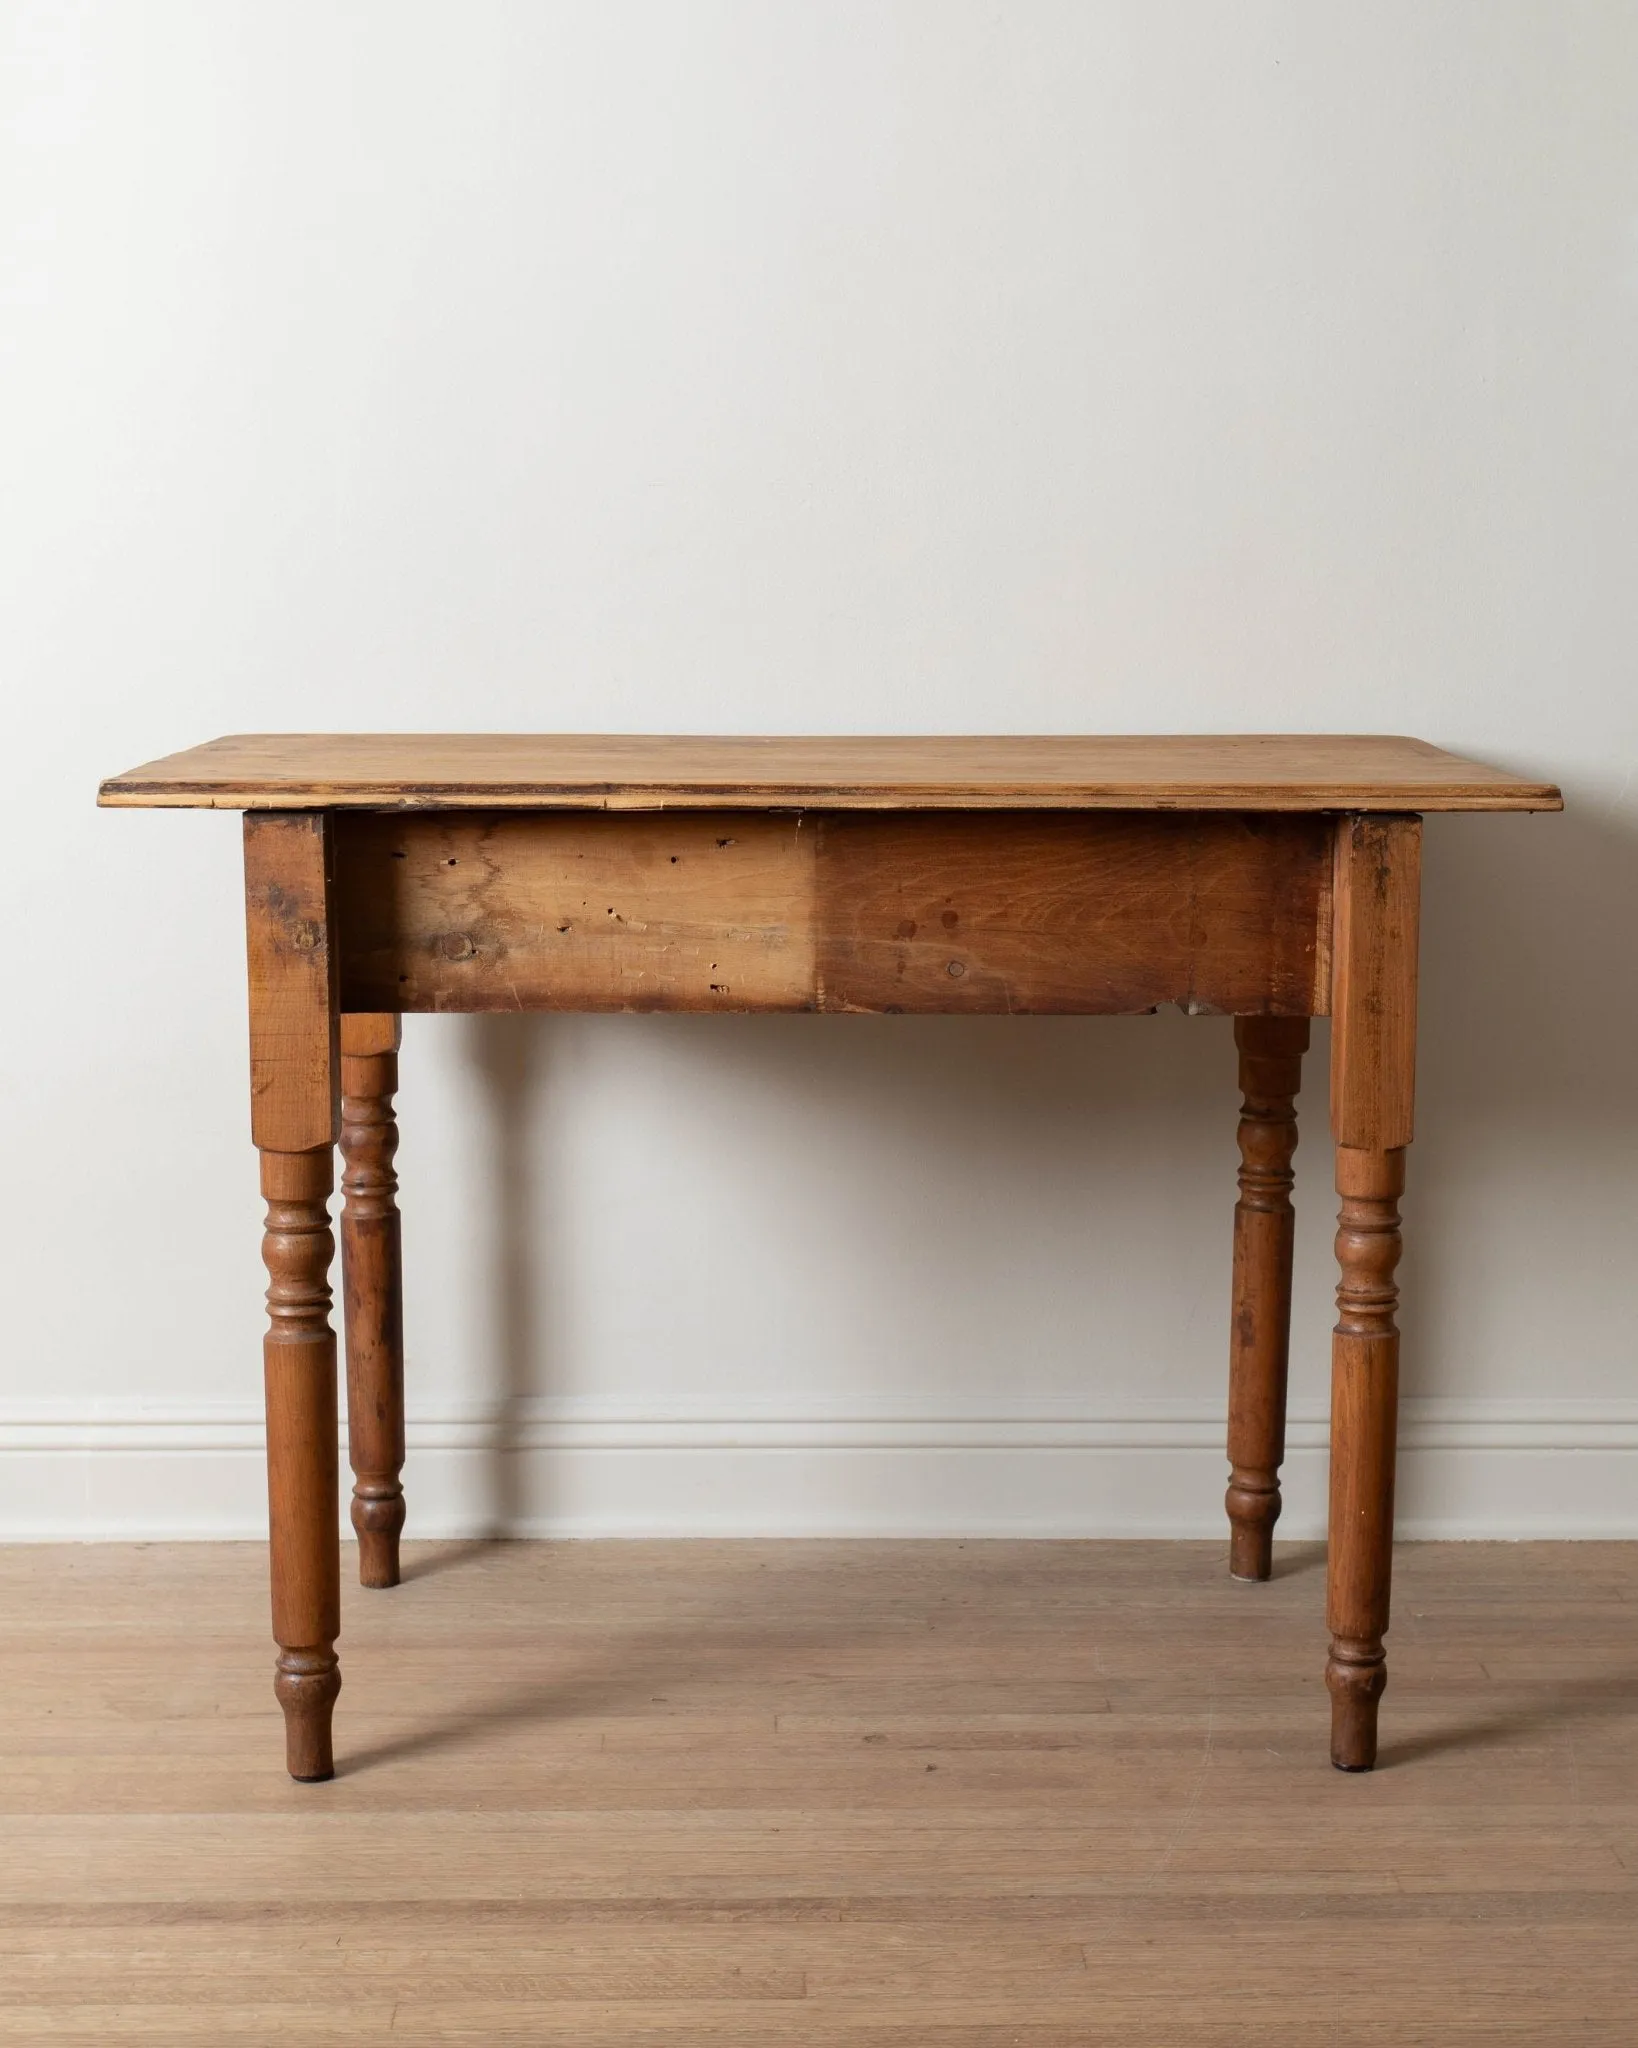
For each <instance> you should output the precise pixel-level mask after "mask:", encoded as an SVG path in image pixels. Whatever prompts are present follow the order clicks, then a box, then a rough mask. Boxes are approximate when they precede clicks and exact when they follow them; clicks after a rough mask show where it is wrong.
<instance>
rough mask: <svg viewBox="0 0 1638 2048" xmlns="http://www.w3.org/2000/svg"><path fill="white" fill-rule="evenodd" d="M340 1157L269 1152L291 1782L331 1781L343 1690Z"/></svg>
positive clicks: (281, 1608) (278, 1524)
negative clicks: (334, 1185)
mask: <svg viewBox="0 0 1638 2048" xmlns="http://www.w3.org/2000/svg"><path fill="white" fill-rule="evenodd" d="M333 1174H334V1157H333V1154H332V1152H331V1149H330V1147H329V1146H327V1145H326V1146H325V1147H324V1148H323V1149H322V1150H319V1151H313V1152H264V1153H263V1154H262V1193H263V1195H264V1196H265V1197H266V1200H267V1228H266V1231H265V1233H264V1235H263V1238H262V1258H263V1261H264V1262H265V1264H266V1266H267V1272H268V1289H267V1313H268V1322H269V1328H268V1332H267V1336H266V1338H265V1339H264V1340H263V1370H264V1377H265V1381H266V1390H267V1498H268V1527H269V1534H270V1539H271V1548H272V1569H273V1636H274V1640H275V1641H276V1642H277V1643H278V1646H279V1654H278V1657H277V1659H276V1660H275V1665H274V1678H273V1690H274V1692H275V1694H276V1695H277V1697H278V1701H279V1705H280V1706H281V1707H283V1709H284V1727H285V1755H286V1761H287V1764H288V1767H289V1771H290V1775H291V1777H293V1778H305V1779H312V1778H328V1777H331V1776H333V1775H334V1769H335V1766H334V1764H333V1762H332V1759H331V1751H330V1717H331V1714H332V1711H333V1710H334V1707H335V1703H336V1695H337V1693H338V1692H340V1690H341V1670H340V1667H339V1665H338V1664H337V1661H336V1654H335V1640H336V1637H337V1636H338V1635H339V1634H340V1632H341V1545H340V1539H339V1535H338V1531H337V1526H336V1493H337V1482H338V1474H337V1465H338V1462H339V1460H338V1453H337V1448H336V1436H337V1423H336V1340H335V1333H334V1332H333V1331H332V1330H331V1328H330V1261H331V1259H332V1258H333V1257H334V1255H335V1240H334V1238H333V1237H332V1236H331V1234H330V1213H329V1196H330V1188H331V1182H332V1178H333Z"/></svg>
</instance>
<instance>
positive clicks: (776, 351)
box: [0, 0, 1638, 1535]
mask: <svg viewBox="0 0 1638 2048" xmlns="http://www.w3.org/2000/svg"><path fill="white" fill-rule="evenodd" d="M1635 116H1638V11H1635V10H1633V9H1630V8H1626V7H1620V6H1611V5H1609V4H1607V0H1528V4H1522V0H1444V4H1441V5H1440V6H1437V7H1428V6H1426V5H1423V4H1420V0H1416V4H1391V0H1375V4H1373V5H1371V6H1369V7H1360V6H1357V5H1337V4H1328V0H1320V4H1315V0H1240V4H1236V5H1234V6H1222V5H1217V4H1207V0H1027V4H1026V0H1008V4H1003V5H993V4H986V5H977V4H971V0H864V4H851V0H847V4H843V0H804V4H796V0H742V4H729V0H687V4H677V0H643V4H639V0H597V4H595V5H593V4H589V0H583V4H574V5H552V4H544V0H542V4H524V0H506V4H496V0H463V4H462V5H459V6H455V5H444V6H438V5H432V4H428V0H390V4H388V0H347V4H344V5H341V6H336V5H333V4H328V0H326V4H316V0H289V4H284V5H281V6H278V7H268V6H263V5H253V4H247V0H145V4H144V5H143V6H141V7H132V6H127V5H123V4H117V0H89V4H83V5H77V6H73V7H67V6H63V5H61V4H58V0H6V4H5V5H3V6H0V127H3V131H4V143H3V148H4V156H3V159H0V233H3V236H4V256H3V259H0V290H3V291H4V295H5V305H4V308H3V312H0V421H3V446H4V460H3V463H0V579H3V589H0V658H3V668H4V673H3V678H0V700H3V716H4V722H5V737H6V745H5V757H4V758H5V763H6V772H7V782H8V800H7V814H6V824H7V833H6V839H7V846H6V852H7V859H6V867H5V872H6V877H7V884H8V886H7V891H6V900H7V905H8V918H7V926H6V943H5V947H4V953H5V959H6V969H5V974H6V984H7V987H6V1000H5V1002H4V1004H3V1006H0V1029H3V1032H4V1039H5V1043H4V1052H3V1065H0V1071H3V1074H4V1084H3V1087H4V1092H3V1113H4V1120H5V1129H4V1138H3V1144H0V1157H3V1158H4V1160H5V1172H4V1176H3V1179H0V1203H3V1205H4V1217H3V1222H0V1252H3V1256H4V1259H5V1263H6V1274H5V1279H4V1289H5V1299H6V1303H7V1312H6V1316H5V1320H4V1337H3V1340H0V1342H3V1345H4V1350H3V1354H0V1533H8V1534H41V1533H51V1532H59V1533H63V1532H66V1533H79V1534H86V1535H94V1534H99V1533H109V1532H121V1531H124V1532H141V1533H154V1534H158V1533H163V1532H167V1531H171V1532H174V1531H194V1532H198V1533H225V1532H239V1533H244V1532H253V1531H255V1530H256V1529H258V1528H259V1527H260V1526H261V1517H262V1504H261V1482H260V1478H259V1472H258V1466H257V1458H256V1442H257V1435H256V1413H257V1408H256V1403H257V1398H258V1383H259V1382H258V1375H259V1365H258V1338H259V1331H260V1328H261V1314H260V1301H259V1290H260V1285H261V1277H262V1276H261V1269H260V1265H259V1261H258V1256H257V1248H258V1235H259V1214H260V1211H259V1206H258V1203H257V1200H256V1196H255V1171H254V1158H253V1155H252V1153H251V1151H250V1148H249V1142H248V1131H247V1117H246V1107H245V1095H246V1089H245V1071H244V1069H245V1054H244V1022H243V997H242V979H241V977H242V967H241V937H240V927H239V908H238V901H237V891H238V872H237V861H238V855H237V843H236V841H237V822H236V820H234V819H232V818H228V817H212V816H207V815H203V814H171V815H134V814H130V813H125V814H120V813H103V814H99V813H97V812H96V811H95V810H93V808H92V798H93V794H94V789H95V785H96V782H97V780H98V778H99V777H100V776H101V775H103V774H107V773H111V772H113V771H115V770H118V769H121V768H124V767H126V766H128V765H130V764H132V763H133V762H136V761H139V760H143V759H147V758H151V757H152V756H154V755H156V754H159V753H162V752H165V751H168V750H170V749H172V748H175V747H180V746H184V745H187V744H189V743H191V742H193V741H196V740H200V739H203V738H206V737H209V736H211V735H214V734H217V733H221V732H225V731H235V730H266V729H278V728H330V729H357V728H366V727H397V728H420V729H432V730H437V729H447V728H475V729H480V730H483V729H488V730H508V729H518V728H533V729H545V730H550V729H555V728H565V729H571V728H583V729H593V730H596V729H605V730H644V729H660V730H665V729H671V730H677V731H712V730H717V731H724V730H752V731H791V732H802V731H810V732H839V731H852V730H856V731H879V732H914V731H952V730H979V731H984V730H989V731H1041V730H1044V731H1058V730H1091V731H1097V730H1111V731H1128V730H1130V731H1173V730H1190V729H1204V730H1251V731H1258V730H1263V731H1267V730H1280V729H1293V730H1360V729H1373V728H1374V729H1379V730H1387V731H1405V732H1415V733H1419V734H1422V735H1424V736H1425V737H1427V738H1430V739H1432V740H1435V741H1437V742H1440V743H1441V744H1444V745H1447V746H1450V747H1454V748H1456V749H1458V750H1464V751H1467V752H1471V753H1476V754H1479V755H1481V756H1484V757H1487V758H1490V759H1492V760H1495V761H1498V762H1502V763H1505V764H1507V765H1509V766H1516V767H1518V768H1521V769H1526V770H1528V771H1530V772H1532V773H1536V774H1542V775H1550V776H1553V777H1556V778H1558V779H1559V780H1561V781H1562V783H1563V784H1564V786H1565V789H1566V794H1567V797H1568V800H1569V805H1570V808H1569V810H1568V812H1567V814H1566V815H1565V816H1563V817H1562V818H1552V817H1545V818H1534V819H1531V818H1515V819H1454V820H1435V821H1433V822H1432V823H1431V825H1430V828H1429V833H1428V880H1427V909H1426V938H1425V956H1424V976H1425V980H1424V1017H1425V1029H1424V1042H1423V1058H1422V1069H1421V1074H1422V1088H1423V1111H1422V1116H1421V1121H1420V1135H1419V1141H1418V1144H1417V1146H1416V1149H1415V1152H1414V1155H1413V1160H1412V1187H1411V1193H1410V1196H1409V1198H1408V1201H1407V1205H1406V1214H1407V1224H1408V1245H1409V1250H1408V1256H1407V1260H1406V1266H1405V1272H1404V1278H1405V1292H1406V1329H1407V1337H1406V1387H1407V1393H1408V1394H1409V1396H1410V1397H1411V1398H1410V1401H1409V1404H1408V1407H1407V1415H1406V1442H1407V1445H1408V1446H1409V1451H1408V1455H1407V1459H1406V1466H1405V1482H1404V1494H1403V1499H1404V1509H1405V1526H1407V1527H1409V1528H1411V1529H1423V1530H1432V1529H1439V1530H1444V1531H1456V1532H1469V1533H1522V1532H1527V1531H1530V1530H1545V1529H1551V1530H1563V1531H1578V1530H1580V1531H1595V1530H1596V1531H1616V1532H1621V1533H1628V1534H1638V1377H1635V1374H1634V1365H1635V1341H1634V1336H1633V1327H1634V1324H1633V1313H1632V1290H1633V1272H1634V1267H1635V1264H1638V1197H1635V1192H1634V1190H1635V1185H1638V1175H1635V1173H1634V1165H1635V1158H1638V1153H1635V1145H1638V1057H1635V1050H1634V1049H1635V1043H1638V1041H1635V1037H1634V1033H1635V1030H1638V1025H1635V1021H1634V1020H1635V1016H1638V790H1635V786H1634V776H1635V770H1638V687H1635V670H1638V574H1635V540H1638V524H1635V514H1638V401H1635V395H1634V390H1635V387H1634V376H1633V368H1634V364H1635V363H1638V117H1635ZM404 1071H405V1076H406V1094H405V1097H404V1101H403V1130H404V1144H403V1151H402V1154H401V1165H402V1168H403V1172H404V1176H405V1181H406V1195H405V1210H406V1219H407V1220H406V1233H407V1242H408V1250H409V1256H410V1261H411V1277H410V1283H409V1313H410V1333H411V1334H410V1369H411V1378H412V1385H413V1393H412V1416H413V1418H414V1424H413V1429H412V1442H413V1446H414V1447H413V1449H412V1453H411V1461H410V1468H409V1484H410V1487H411V1491H412V1505H411V1513H412V1524H411V1526H412V1530H414V1529H416V1528H419V1529H420V1530H422V1531H423V1532H429V1531H433V1530H453V1529H461V1528H486V1527H499V1526H512V1527H529V1528H546V1527H551V1528H571V1529H580V1530H628V1529H641V1530H651V1529H652V1530H659V1529H663V1530H672V1531H692V1530H701V1531H704V1530H723V1529H747V1530H750V1529H755V1530H775V1531H777V1530H792V1531H825V1530H836V1531H843V1530H878V1529H895V1530H905V1531H917V1530H929V1531H931V1530H938V1531H948V1530H970V1531H972V1532H974V1533H981V1532H985V1531H991V1530H997V1531H999V1530H1032V1529H1038V1530H1042V1531H1058V1532H1077V1531H1085V1532H1116V1533H1118V1532H1122V1531H1130V1532H1144V1533H1154V1532H1160V1533H1191V1534H1192V1533H1211V1532H1215V1531H1217V1530H1218V1529H1219V1528H1220V1526H1221V1523H1220V1501H1221V1488H1222V1483H1223V1478H1224V1467H1223V1462H1222V1458H1221V1452H1220V1442H1221V1412H1222V1408H1223V1401H1224V1353H1225V1318H1226V1296H1227V1285H1228V1230H1229V1213H1230V1206H1231V1203H1232V1200H1233V1177H1234V1165H1235V1152H1234V1144H1233V1124H1234V1113H1235V1100H1236V1098H1235V1096H1234V1092H1233V1055H1232V1050H1231V1047H1230V1042H1229V1027H1228V1025H1227V1023H1226V1022H1224V1021H1222V1020H1213V1019H1197V1020H1189V1019H1184V1018H1181V1017H1177V1016H1166V1017H1161V1018H1155V1019H1148V1020H1141V1019H1139V1020H1119V1021H1112V1022H1105V1021H1098V1020H1092V1021H1085V1022H1083V1021H1079V1020H1068V1021H1066V1020H1033V1021H1016V1022H1015V1021H1006V1020H978V1021H961V1020H908V1019H859V1020H824V1019H754V1020H752V1019H734V1020H726V1021H724V1020H706V1019H665V1018H597V1019H567V1020H556V1021H547V1020H528V1021H525V1020H505V1019H500V1020H424V1019H419V1018H417V1019H412V1020H411V1021H410V1023H409V1026H408V1028H407V1032H406V1048H405V1057H404ZM1311 1071H1312V1076H1313V1083H1314V1085H1313V1088H1312V1091H1311V1094H1310V1097H1309V1110H1310V1128H1309V1135H1308V1138H1307V1140H1306V1142H1305V1144H1304V1146H1303V1148H1302V1150H1301V1152H1300V1153H1299V1160H1298V1164H1299V1179H1298V1198H1299V1202H1300V1204H1301V1234H1300V1241H1299V1253H1298V1256H1299V1261H1300V1279H1299V1286H1298V1295H1297V1306H1296V1354H1297V1356H1296V1363H1295V1367H1294V1390H1293V1410H1294V1415H1295V1418H1296V1420H1295V1422H1294V1426H1293V1443H1294V1445H1295V1449H1294V1451H1293V1455H1292V1459H1291V1463H1290V1467H1289V1478H1290V1486H1289V1498H1290V1502H1291V1506H1290V1510H1289V1513H1288V1519H1287V1522H1286V1524H1285V1528H1286V1530H1287V1531H1288V1532H1290V1533H1297V1534H1302V1533H1313V1532H1314V1531H1316V1530H1317V1529H1318V1527H1319V1525H1320V1501H1321V1486H1322V1466H1323V1450H1322V1446H1323V1441H1324V1406H1325V1361H1326V1356H1327V1336H1326V1332H1327V1329H1328V1325H1329V1320H1330V1306H1329V1288H1330V1285H1331V1278H1332V1271H1331V1264H1330V1257H1329V1236H1330V1230H1331V1214H1332V1208H1333V1204H1332V1198H1331V1194H1330V1184H1329V1161H1328V1156H1327V1153H1328V1148H1327V1145H1326V1143H1325V1139H1324V1135H1323V1115H1322V1108H1323V1074H1324V1038H1323V1033H1321V1034H1320V1039H1319V1044H1318V1046H1317V1048H1316V1054H1315V1056H1314V1058H1313V1060H1312V1067H1311ZM504 1446H510V1447H511V1448H509V1449H508V1448H504Z"/></svg>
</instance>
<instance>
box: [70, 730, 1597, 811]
mask: <svg viewBox="0 0 1638 2048" xmlns="http://www.w3.org/2000/svg"><path fill="white" fill-rule="evenodd" d="M98 801H99V802H100V803H103V804H109V805H180V806H204V807H212V806H220V807H223V808H226V809H230V810H232V809H240V810H242V809H247V808H249V809H263V810H274V809H287V808H294V809H297V810H309V809H326V810H328V809H342V808H348V807H362V808H365V809H376V810H379V809H384V808H396V807H399V806H407V807H410V808H415V809H454V810H472V809H476V808H480V807H481V808H486V809H495V808H502V807H512V806H516V807H519V808H522V809H539V808H550V809H565V808H580V809H592V810H604V809H608V810H632V809H636V810H657V809H677V808H693V809H703V810H721V809H749V810H759V809H763V808H767V807H769V806H773V807H781V808H798V809H821V810H853V809H860V810H882V809H887V810H895V809H902V810H920V809H933V810H938V809H954V810H976V809H982V808H995V809H1025V810H1029V809H1047V810H1051V809H1066V810H1085V809H1108V810H1132V809H1137V810H1148V809H1154V810H1174V809H1185V810H1229V811H1259V810H1264V811H1304V810H1351V811H1384V810H1385V811H1493V810H1500V811H1508V810H1532V811H1536V810H1558V809H1560V808H1562V801H1563V800H1562V798H1561V797H1560V795H1559V793H1558V791H1557V790H1556V789H1555V788H1554V787H1553V786H1552V784H1551V783H1545V782H1539V781H1534V780H1531V779H1529V778H1526V777H1520V776H1516V775H1510V774H1508V773H1507V772H1506V771H1505V770H1503V769H1500V768H1492V767H1489V766H1487V765H1486V764H1485V763H1483V762H1479V761H1468V760H1464V759H1463V758H1462V757H1461V756H1459V755H1456V754H1449V753H1445V752H1444V751H1443V750H1442V749H1440V748H1438V747H1434V746H1430V745H1428V743H1427V742H1426V741H1424V740H1416V739H1403V738H1397V737H1392V736H1385V735H1380V734H1330V733H1263V734H1167V735H1163V736H1159V737H1145V736H1140V735H1128V734H1121V735H1114V736H1108V737H1105V736H1095V735H1090V734H1082V733H1077V734H1071V735H1063V736H1060V737H1056V738H1051V737H1025V736H1019V735H1004V736H997V737H989V738H985V737H977V736H953V735H952V736H947V737H916V738H863V737H853V738H829V739H823V738H808V739H785V738H774V737H766V738H763V737H752V736H749V735H736V736H734V737H730V738H693V737H682V736H672V737H665V736H639V735H635V734H591V733H556V734H552V733H249V734H239V735H235V736H233V737H231V738H226V739H219V740H212V741H210V742H208V743H207V744H206V745H204V746H200V747H192V748H190V749H188V751H187V752H185V753H181V754H171V755H168V756H167V757H166V758H165V759H163V760H160V761H150V762H148V763H147V764H146V765H144V766H143V767H140V768H133V769H130V770H129V771H127V773H125V774H123V775H116V776H112V777H111V778H110V779H109V780H108V781H106V782H105V783H104V784H103V785H102V789H101V792H100V794H99V797H98Z"/></svg>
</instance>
